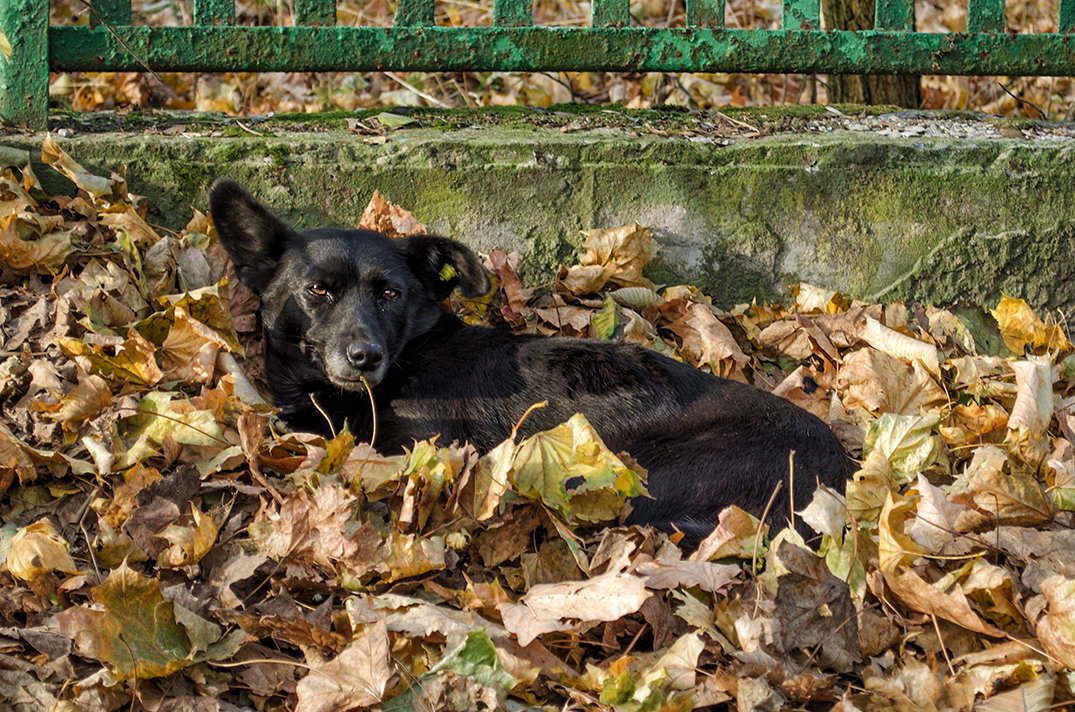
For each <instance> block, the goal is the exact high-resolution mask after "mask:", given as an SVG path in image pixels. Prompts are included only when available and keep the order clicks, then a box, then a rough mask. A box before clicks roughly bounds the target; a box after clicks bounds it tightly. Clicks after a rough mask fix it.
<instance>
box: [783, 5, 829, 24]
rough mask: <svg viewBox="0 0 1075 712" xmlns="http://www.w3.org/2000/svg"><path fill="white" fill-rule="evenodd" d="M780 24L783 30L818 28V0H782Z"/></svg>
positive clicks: (819, 11)
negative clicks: (782, 9) (782, 7)
mask: <svg viewBox="0 0 1075 712" xmlns="http://www.w3.org/2000/svg"><path fill="white" fill-rule="evenodd" d="M780 26H781V27H782V28H784V29H785V30H817V29H820V28H821V2H820V0H784V11H783V13H782V16H781V20H780Z"/></svg>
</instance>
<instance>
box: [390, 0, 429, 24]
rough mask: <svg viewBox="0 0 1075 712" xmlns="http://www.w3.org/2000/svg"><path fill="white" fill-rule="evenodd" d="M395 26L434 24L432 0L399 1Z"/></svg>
mask: <svg viewBox="0 0 1075 712" xmlns="http://www.w3.org/2000/svg"><path fill="white" fill-rule="evenodd" d="M395 24H396V26H397V27H417V26H419V25H432V24H434V20H433V0H399V6H398V7H397V8H396V20H395Z"/></svg>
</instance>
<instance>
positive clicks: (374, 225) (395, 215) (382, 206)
mask: <svg viewBox="0 0 1075 712" xmlns="http://www.w3.org/2000/svg"><path fill="white" fill-rule="evenodd" d="M358 227H359V229H362V230H375V231H376V232H380V233H384V234H385V235H388V236H389V237H391V238H392V239H393V240H396V239H399V238H401V237H407V236H408V235H425V234H426V226H425V225H423V224H422V223H420V222H418V221H417V220H415V219H414V216H413V215H411V213H410V211H407V210H404V209H403V208H401V207H399V206H398V205H395V204H394V203H390V202H388V201H387V200H385V199H384V196H383V195H381V191H379V190H375V191H373V196H372V197H371V198H370V202H369V204H368V205H367V206H366V210H365V212H363V213H362V219H361V220H359V221H358Z"/></svg>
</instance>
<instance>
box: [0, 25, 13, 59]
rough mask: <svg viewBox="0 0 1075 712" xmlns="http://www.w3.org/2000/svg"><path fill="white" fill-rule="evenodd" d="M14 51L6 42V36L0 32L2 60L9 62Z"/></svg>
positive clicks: (9, 43) (7, 41) (8, 42)
mask: <svg viewBox="0 0 1075 712" xmlns="http://www.w3.org/2000/svg"><path fill="white" fill-rule="evenodd" d="M14 51H15V50H14V49H13V48H12V47H11V42H10V41H9V40H8V38H7V35H5V34H4V33H3V32H0V54H2V55H4V59H6V60H7V61H9V62H10V61H11V55H12V53H13V52H14Z"/></svg>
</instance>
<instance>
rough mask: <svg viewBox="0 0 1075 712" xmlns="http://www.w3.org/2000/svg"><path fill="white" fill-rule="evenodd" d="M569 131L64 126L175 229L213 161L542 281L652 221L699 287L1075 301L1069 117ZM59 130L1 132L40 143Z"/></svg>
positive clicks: (284, 192)
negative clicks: (808, 287)
mask: <svg viewBox="0 0 1075 712" xmlns="http://www.w3.org/2000/svg"><path fill="white" fill-rule="evenodd" d="M565 121H567V119H565ZM425 123H426V125H429V122H425ZM562 123H563V122H562ZM744 125H745V122H744ZM561 128H562V127H557V126H552V127H541V126H518V125H514V126H511V127H507V128H505V127H503V126H501V127H492V128H490V127H479V126H474V127H471V128H462V129H458V130H456V129H452V130H439V129H437V128H409V127H408V128H402V129H398V130H395V131H389V132H388V133H387V135H386V137H385V140H384V143H383V144H376V143H366V142H364V141H363V138H364V137H362V136H359V135H356V134H355V133H353V132H349V131H347V130H346V127H341V128H332V127H329V128H321V129H320V130H316V131H315V130H311V129H309V128H307V129H304V130H298V131H285V130H282V129H266V128H265V127H259V128H258V129H257V130H258V131H259V132H261V133H266V134H275V135H265V136H255V135H252V134H251V133H249V132H248V131H246V130H243V131H231V132H221V131H200V132H199V131H198V130H196V129H191V130H189V131H183V132H182V133H179V134H177V135H160V134H159V132H158V133H156V134H154V135H150V134H146V133H132V132H110V133H84V132H82V131H77V132H74V133H71V134H69V135H68V136H66V137H64V136H63V135H60V136H57V137H56V138H57V140H58V141H59V143H60V144H61V145H62V146H63V147H64V148H65V149H66V150H67V151H68V152H70V153H71V154H72V155H73V156H74V157H75V158H76V159H77V160H79V161H81V162H82V163H83V164H84V165H86V166H87V167H88V168H91V169H97V170H101V171H108V170H111V169H114V168H115V167H117V166H119V165H120V164H126V165H127V177H128V181H129V185H130V188H131V190H132V192H135V193H140V194H144V195H147V196H150V197H151V198H152V211H153V212H152V217H153V218H154V219H155V220H156V221H159V222H161V223H163V224H165V225H169V226H181V225H182V224H184V223H185V222H186V220H187V218H188V217H189V215H190V209H189V206H190V205H194V206H196V207H198V208H200V209H204V208H205V189H206V186H207V185H208V183H209V181H210V180H211V179H212V178H213V177H215V176H221V175H227V176H232V177H234V178H237V179H239V180H240V181H242V182H244V183H245V184H247V185H248V186H250V187H251V189H252V190H253V191H254V192H255V193H256V194H258V195H259V197H261V198H262V199H263V200H264V201H266V202H267V203H269V204H271V205H273V206H274V207H275V208H277V209H278V210H280V211H281V212H282V213H283V214H285V215H286V216H288V217H289V218H290V219H292V220H295V221H301V223H302V224H303V225H310V226H314V225H327V224H337V225H353V224H355V223H356V222H357V221H358V219H359V216H360V215H361V213H362V210H363V208H364V207H365V205H366V202H367V200H368V199H369V196H370V194H371V193H372V191H373V190H374V189H375V188H377V189H380V190H381V192H382V193H384V195H385V196H386V197H387V198H388V199H389V200H391V201H393V202H396V203H399V204H401V205H403V206H405V207H407V208H409V209H411V210H412V211H413V212H414V213H415V215H416V216H417V217H418V218H419V219H421V220H423V221H424V222H426V223H427V224H428V225H429V226H430V228H431V229H432V230H434V231H436V232H438V233H440V234H444V235H448V236H451V237H455V238H458V239H460V240H463V241H465V242H467V243H469V244H471V245H472V246H474V247H476V248H479V249H489V248H492V247H501V248H504V249H508V250H519V251H520V252H522V253H523V254H524V255H525V258H526V259H525V262H524V267H525V269H526V271H527V272H529V274H530V278H531V280H537V279H540V278H542V277H547V276H548V275H549V274H550V273H551V269H552V268H553V267H554V266H555V265H556V264H557V263H558V262H561V261H566V260H570V259H571V258H572V255H573V252H574V251H575V250H576V249H577V246H578V245H579V243H580V242H581V235H580V232H579V231H580V230H581V229H585V228H590V227H608V226H614V225H620V224H625V223H631V222H636V221H637V222H639V223H642V224H646V225H650V226H652V227H653V228H654V229H655V232H656V234H657V236H658V239H659V241H660V242H661V244H662V249H661V252H660V254H659V258H658V260H657V262H656V263H655V264H654V265H653V267H652V270H651V276H652V277H653V278H654V279H655V280H656V281H659V282H671V281H680V280H688V281H691V282H694V283H696V284H698V285H700V286H702V287H703V288H704V289H705V290H706V291H707V292H708V293H710V294H712V295H713V296H714V297H715V299H716V300H717V301H718V302H719V303H721V304H723V305H730V304H733V303H736V302H742V301H748V300H750V299H751V298H753V297H758V298H774V297H776V298H783V297H784V296H785V295H786V286H787V285H788V284H791V283H794V282H797V281H800V280H802V281H808V282H812V283H815V284H819V285H823V286H826V287H830V288H835V289H840V290H842V291H844V292H846V293H848V294H850V295H854V296H857V297H863V298H870V299H885V300H890V299H895V298H901V297H902V298H912V299H916V300H921V301H925V302H930V303H938V304H945V303H951V302H953V301H955V300H957V299H965V300H968V301H972V302H976V303H980V304H986V305H989V304H992V303H994V302H995V301H996V300H997V299H998V298H999V297H1000V295H1001V294H1002V293H1003V294H1009V295H1012V296H1017V297H1022V298H1024V299H1026V300H1027V301H1028V302H1030V303H1032V304H1033V305H1035V306H1036V307H1048V308H1061V309H1063V310H1065V311H1068V310H1072V309H1075V281H1073V278H1075V127H1073V126H1072V125H1067V124H1059V125H1056V124H1029V123H1024V124H1021V125H1011V126H1008V125H998V124H997V123H995V122H993V121H990V120H986V119H984V118H981V117H979V118H974V117H966V116H961V117H956V118H954V119H953V118H951V117H938V116H928V115H927V116H922V115H916V116H908V115H901V116H874V117H869V118H862V117H859V118H855V117H850V116H844V117H828V116H824V115H823V116H822V117H818V118H816V119H811V120H808V121H805V122H797V123H795V125H794V126H793V127H792V128H794V129H796V130H788V131H780V130H778V131H776V132H774V133H771V134H770V135H764V134H765V133H766V132H767V131H766V130H765V129H763V130H762V132H761V133H762V134H763V135H760V136H756V135H753V132H749V131H748V132H745V133H748V134H750V135H749V136H740V137H721V136H719V135H718V134H714V133H709V134H707V133H706V132H705V131H701V130H699V131H695V132H692V131H685V132H681V134H680V135H679V136H676V135H671V136H658V135H653V134H652V133H646V132H645V131H644V127H643V130H642V131H639V130H637V129H635V130H630V128H629V127H628V128H608V127H604V128H597V129H594V130H575V128H577V127H575V126H573V125H568V128H569V129H570V130H569V131H567V132H565V131H563V130H561ZM63 133H68V132H63ZM214 133H215V134H217V135H213V134H214ZM229 133H230V135H228V134H229ZM42 139H43V136H42V135H14V134H10V133H9V134H8V135H4V134H3V133H0V145H3V146H10V147H17V148H22V149H25V150H29V151H31V152H32V153H33V154H34V156H35V157H36V156H37V155H39V152H40V143H41V140H42ZM365 140H366V141H369V140H370V139H369V137H365ZM376 140H377V141H379V140H380V139H376ZM35 170H36V172H37V174H38V175H39V176H41V177H43V178H44V177H45V176H47V175H49V174H50V173H51V171H49V170H48V169H46V168H44V167H40V168H35ZM52 175H55V174H52ZM49 180H50V181H54V182H53V183H52V184H51V185H48V184H46V187H49V188H53V189H60V190H64V189H69V186H68V187H66V188H65V186H63V185H62V180H63V179H60V178H58V177H51V176H50V177H49Z"/></svg>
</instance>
